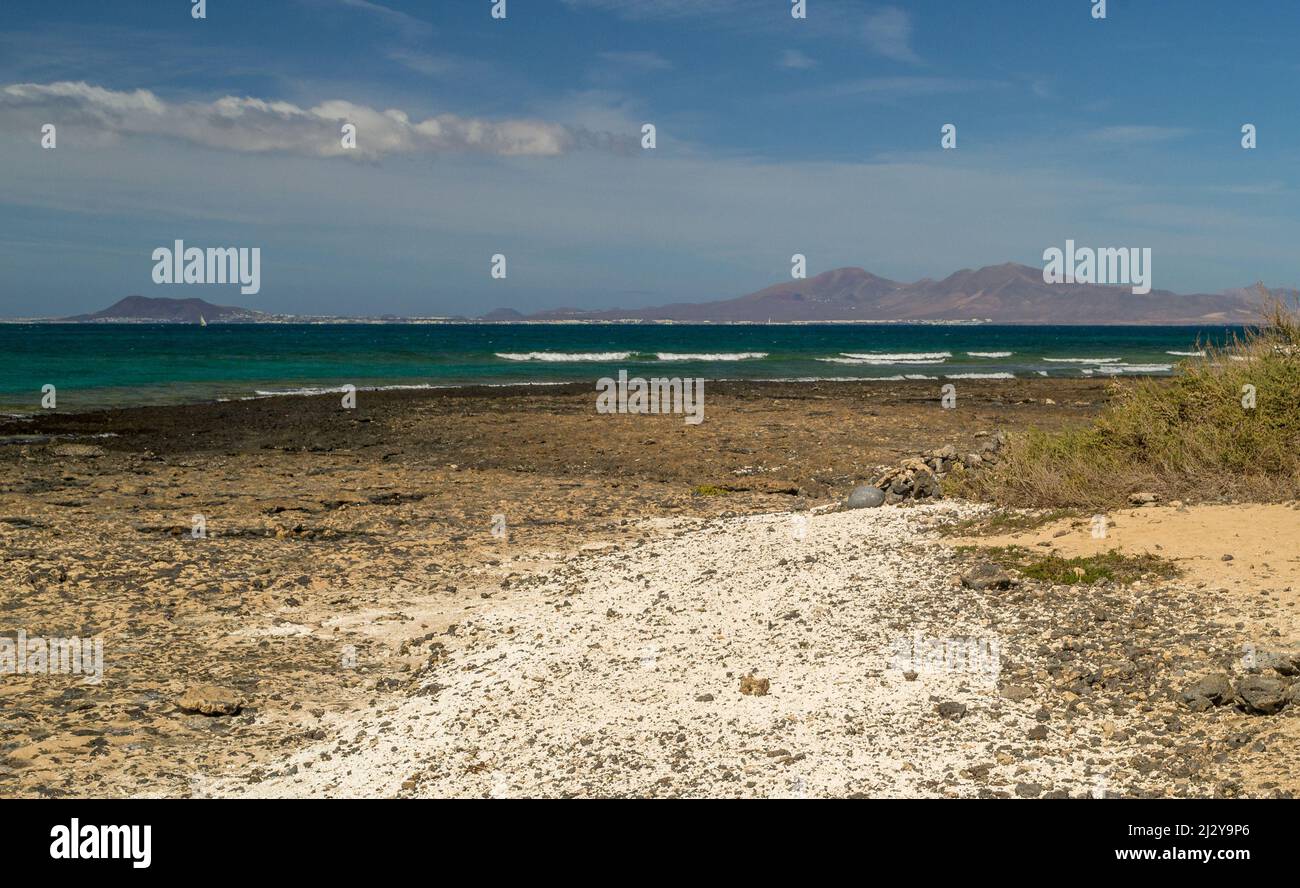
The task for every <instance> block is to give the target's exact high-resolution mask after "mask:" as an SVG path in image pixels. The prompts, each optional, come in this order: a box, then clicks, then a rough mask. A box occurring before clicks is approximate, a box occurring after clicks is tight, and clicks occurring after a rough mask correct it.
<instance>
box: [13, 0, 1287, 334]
mask: <svg viewBox="0 0 1300 888" xmlns="http://www.w3.org/2000/svg"><path fill="white" fill-rule="evenodd" d="M492 5H493V0H438V2H430V0H423V2H405V0H390V2H386V3H380V2H376V0H278V2H245V0H209V2H208V3H207V18H206V20H202V21H196V20H194V19H193V18H192V17H191V15H190V2H189V0H121V2H115V3H103V2H98V0H65V2H60V3H57V4H52V3H48V2H45V0H7V2H6V3H5V4H4V6H3V9H0V315H5V316H33V315H51V314H64V313H71V312H76V311H88V310H94V309H98V308H101V307H103V306H104V305H107V304H108V303H110V302H112V301H115V300H116V299H118V298H121V297H122V296H125V295H127V294H131V293H141V294H144V295H151V296H161V295H167V296H200V297H202V298H205V299H208V300H209V301H213V302H218V303H227V304H244V305H248V306H249V307H252V308H259V309H263V310H268V311H286V312H298V313H321V314H332V313H357V314H361V313H364V314H379V313H398V314H419V315H437V314H459V313H465V314H479V313H481V312H483V311H487V310H489V309H491V308H495V307H498V306H509V307H513V308H517V309H520V310H530V309H536V308H541V307H551V306H559V305H571V306H580V307H610V306H637V305H649V304H658V303H664V302H671V301H686V300H690V301H694V300H703V299H714V298H727V297H731V296H735V295H739V294H742V293H745V292H749V291H752V290H755V289H758V288H761V287H763V286H767V285H769V284H772V283H775V282H777V281H780V280H784V279H788V277H789V265H790V256H791V254H792V253H796V252H800V253H804V254H806V255H807V257H808V263H809V271H810V273H816V272H818V271H823V270H827V269H830V268H835V267H838V266H844V265H858V266H862V267H865V268H867V269H869V270H871V271H873V272H875V273H877V274H880V275H883V276H886V277H891V278H895V279H899V280H913V279H916V278H920V277H926V276H930V277H938V276H943V275H947V274H948V273H950V272H952V271H955V270H957V269H959V268H962V267H975V266H980V265H987V264H997V263H1001V262H1005V261H1009V260H1011V261H1019V262H1024V263H1026V264H1031V265H1041V264H1042V259H1041V256H1042V252H1043V250H1044V249H1046V248H1048V247H1050V246H1062V245H1063V244H1064V241H1065V239H1066V238H1072V239H1074V240H1076V241H1077V242H1078V243H1079V244H1081V245H1092V246H1135V247H1150V248H1152V251H1153V271H1154V285H1155V286H1156V287H1157V288H1163V289H1172V290H1177V291H1214V290H1220V289H1224V288H1227V287H1233V286H1243V285H1246V284H1249V283H1252V282H1254V281H1255V280H1259V279H1263V280H1265V281H1266V282H1268V283H1269V284H1272V285H1289V286H1294V285H1295V284H1297V283H1298V282H1300V274H1297V270H1296V265H1295V262H1294V260H1293V255H1294V252H1295V250H1294V245H1295V244H1296V243H1297V242H1300V222H1297V220H1296V218H1295V213H1294V212H1293V209H1294V205H1295V198H1296V185H1295V176H1296V173H1295V170H1296V169H1297V163H1296V162H1297V160H1298V159H1300V152H1298V151H1297V147H1296V146H1297V145H1300V114H1298V113H1297V109H1300V95H1297V93H1300V77H1298V76H1297V75H1298V74H1300V62H1298V61H1296V60H1295V58H1294V41H1295V37H1296V35H1297V34H1300V4H1296V3H1294V2H1282V0H1258V2H1252V3H1247V4H1236V3H1222V2H1213V0H1178V2H1175V0H1143V2H1124V0H1110V2H1108V4H1107V17H1106V18H1105V19H1104V20H1096V19H1094V18H1093V17H1092V15H1091V7H1092V0H1052V2H1037V0H1004V2H997V3H975V2H971V3H960V2H954V0H935V2H930V0H917V2H906V3H905V2H895V3H871V2H855V0H808V4H807V11H808V18H807V19H806V20H802V21H800V20H795V19H793V18H791V16H790V13H789V9H790V3H789V2H788V0H508V4H507V10H508V15H507V18H506V19H505V20H503V21H501V20H494V19H493V18H492V17H491V15H490V10H491V7H492ZM343 121H353V122H355V123H356V125H357V127H358V137H357V138H358V148H357V150H356V151H352V152H344V151H343V150H342V149H341V147H340V146H339V144H338V138H339V137H338V129H339V125H340V123H341V122H343ZM647 122H649V123H653V124H655V125H656V127H657V128H658V146H657V148H656V149H655V150H653V151H644V150H642V149H641V147H640V144H639V135H640V128H641V125H642V124H643V123H647ZM43 123H54V124H55V125H56V126H57V127H58V145H57V147H56V148H55V149H53V150H44V149H42V148H41V146H40V128H41V125H42V124H43ZM946 123H953V124H955V125H956V126H957V140H958V143H957V148H956V150H952V151H944V150H942V149H941V148H940V128H941V127H942V126H943V125H944V124H946ZM1245 123H1252V124H1254V125H1255V126H1256V127H1257V128H1258V134H1259V135H1258V138H1259V147H1258V148H1256V149H1255V150H1253V151H1247V150H1243V149H1242V147H1241V145H1240V140H1241V132H1240V131H1241V126H1242V125H1243V124H1245ZM178 238H179V239H184V240H185V241H186V243H187V244H188V245H193V246H248V247H253V246H256V247H260V248H261V250H262V290H261V292H260V293H259V294H257V295H256V296H241V295H240V294H239V292H238V289H237V288H233V287H219V286H171V287H168V286H159V285H155V284H154V283H153V282H152V279H151V271H152V266H153V263H152V260H151V258H150V257H151V254H152V251H153V249H154V248H155V247H158V246H162V245H170V244H171V243H172V242H173V241H174V240H176V239H178ZM495 253H502V254H505V255H506V257H507V260H508V263H509V265H508V277H507V278H506V279H505V280H493V279H492V278H491V277H490V275H489V267H490V258H491V256H492V255H493V254H495Z"/></svg>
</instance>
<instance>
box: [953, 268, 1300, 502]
mask: <svg viewBox="0 0 1300 888" xmlns="http://www.w3.org/2000/svg"><path fill="white" fill-rule="evenodd" d="M1260 290H1261V296H1262V299H1261V301H1262V303H1263V306H1262V309H1261V318H1262V320H1261V322H1260V323H1259V324H1258V326H1255V327H1252V328H1248V329H1246V330H1245V331H1244V332H1243V333H1241V334H1239V335H1234V336H1233V337H1232V338H1231V339H1229V340H1228V341H1227V342H1226V343H1224V344H1223V345H1221V346H1212V345H1203V346H1200V347H1199V348H1198V354H1197V356H1195V357H1190V358H1188V359H1186V360H1183V361H1181V362H1180V363H1179V364H1178V365H1177V366H1176V367H1175V372H1174V375H1173V376H1172V377H1166V378H1155V377H1152V378H1145V379H1139V380H1124V381H1123V383H1119V382H1117V383H1116V384H1115V385H1114V386H1113V388H1112V390H1111V394H1110V401H1109V403H1108V404H1107V406H1106V407H1105V408H1104V409H1103V411H1102V413H1101V414H1100V415H1099V416H1098V417H1097V418H1096V419H1095V420H1094V421H1093V422H1092V423H1091V424H1090V425H1088V426H1085V427H1082V428H1074V429H1066V430H1063V431H1050V432H1049V431H1043V430H1036V429H1031V430H1029V431H1028V432H1026V433H1024V434H1020V435H1014V436H1012V437H1011V438H1010V440H1009V441H1008V443H1007V445H1006V446H1005V447H1004V448H1003V450H1002V453H1001V459H1000V460H999V461H998V463H997V464H996V465H994V466H991V467H988V468H986V469H984V470H982V471H979V472H970V473H966V475H965V476H964V477H963V478H962V479H961V481H960V482H959V484H960V490H956V489H954V490H950V491H949V492H950V493H953V494H956V495H964V496H968V497H971V498H974V499H984V500H990V501H993V502H997V503H999V504H1001V505H1006V506H1013V507H1023V508H1048V509H1051V508H1067V509H1068V508H1087V509H1100V510H1104V509H1108V508H1117V507H1123V506H1125V505H1126V504H1128V502H1129V497H1130V496H1131V495H1133V494H1134V493H1136V492H1138V491H1150V492H1152V493H1154V494H1155V495H1156V498H1157V500H1158V501H1163V502H1167V501H1170V500H1175V499H1177V500H1182V501H1185V502H1212V501H1253V502H1270V501H1285V500H1292V499H1295V498H1297V497H1300V305H1297V304H1296V303H1293V302H1286V301H1284V300H1283V299H1281V298H1278V297H1275V296H1272V295H1271V294H1268V292H1267V291H1265V290H1263V288H1262V287H1261V288H1260Z"/></svg>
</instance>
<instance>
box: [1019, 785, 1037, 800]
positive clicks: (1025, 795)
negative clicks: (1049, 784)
mask: <svg viewBox="0 0 1300 888" xmlns="http://www.w3.org/2000/svg"><path fill="white" fill-rule="evenodd" d="M1042 794H1043V787H1042V786H1040V785H1039V784H1037V783H1017V784H1016V795H1018V796H1020V797H1021V798H1022V799H1036V798H1038V797H1039V796H1040V795H1042Z"/></svg>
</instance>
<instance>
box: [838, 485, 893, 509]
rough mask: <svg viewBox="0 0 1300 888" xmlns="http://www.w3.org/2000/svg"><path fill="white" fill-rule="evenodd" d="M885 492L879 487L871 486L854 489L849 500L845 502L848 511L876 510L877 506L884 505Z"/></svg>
mask: <svg viewBox="0 0 1300 888" xmlns="http://www.w3.org/2000/svg"><path fill="white" fill-rule="evenodd" d="M884 502H885V492H884V491H883V490H881V489H880V488H879V487H872V486H871V485H870V484H862V485H860V486H858V487H855V488H853V492H852V493H850V494H849V498H848V499H846V500H845V501H844V507H845V508H846V509H874V508H876V507H877V506H880V505H884Z"/></svg>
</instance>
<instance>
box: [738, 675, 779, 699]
mask: <svg viewBox="0 0 1300 888" xmlns="http://www.w3.org/2000/svg"><path fill="white" fill-rule="evenodd" d="M771 688H772V682H771V681H769V680H768V679H766V678H757V677H755V676H753V675H745V676H742V677H741V679H740V692H741V693H742V694H744V695H745V696H746V697H763V696H766V695H767V692H768V691H769V690H771Z"/></svg>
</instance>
